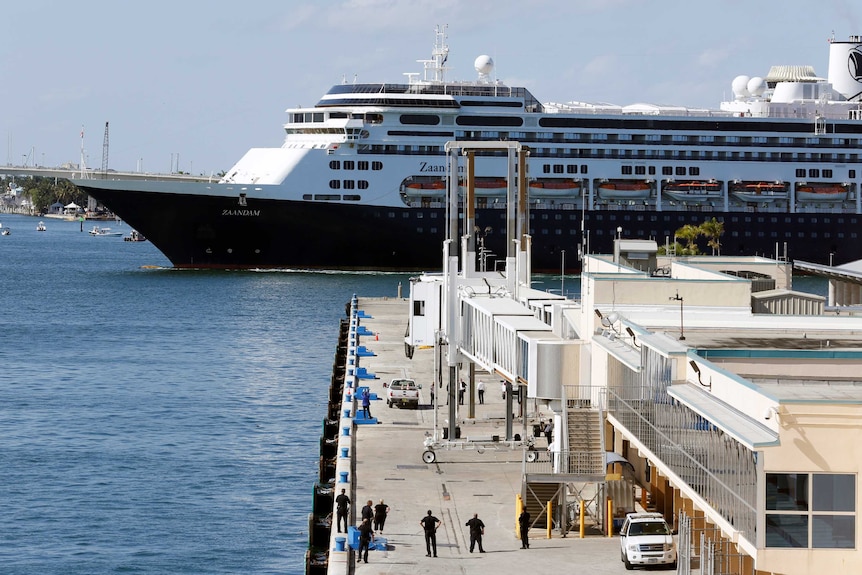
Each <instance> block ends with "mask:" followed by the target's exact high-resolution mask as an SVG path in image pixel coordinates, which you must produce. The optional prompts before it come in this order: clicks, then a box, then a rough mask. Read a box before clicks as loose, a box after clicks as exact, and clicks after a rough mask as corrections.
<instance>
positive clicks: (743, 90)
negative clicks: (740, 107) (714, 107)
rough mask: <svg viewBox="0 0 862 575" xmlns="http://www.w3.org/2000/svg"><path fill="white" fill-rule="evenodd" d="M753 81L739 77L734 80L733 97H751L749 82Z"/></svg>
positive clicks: (732, 85) (732, 86) (746, 77)
mask: <svg viewBox="0 0 862 575" xmlns="http://www.w3.org/2000/svg"><path fill="white" fill-rule="evenodd" d="M749 80H751V78H749V77H748V76H737V77H736V78H734V79H733V83H732V84H731V89H732V90H733V95H734V96H736V98H737V99H740V98H745V97H746V96H748V95H749V93H748V82H749Z"/></svg>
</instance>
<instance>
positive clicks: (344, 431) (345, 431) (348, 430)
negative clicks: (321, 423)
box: [341, 427, 350, 437]
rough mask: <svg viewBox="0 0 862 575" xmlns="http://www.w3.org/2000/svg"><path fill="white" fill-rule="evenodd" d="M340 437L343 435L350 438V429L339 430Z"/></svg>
mask: <svg viewBox="0 0 862 575" xmlns="http://www.w3.org/2000/svg"><path fill="white" fill-rule="evenodd" d="M341 435H343V436H344V437H350V428H349V427H342V428H341Z"/></svg>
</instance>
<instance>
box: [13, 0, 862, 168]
mask: <svg viewBox="0 0 862 575" xmlns="http://www.w3.org/2000/svg"><path fill="white" fill-rule="evenodd" d="M3 20H4V32H3V33H2V34H0V51H2V56H0V77H2V78H3V80H4V88H3V89H2V90H0V110H2V114H0V129H2V132H0V133H2V134H3V135H4V136H5V138H4V140H5V141H3V142H2V144H3V146H2V149H4V150H5V152H6V153H5V154H4V155H3V156H0V164H12V165H19V166H20V165H23V164H26V165H29V166H33V165H38V166H59V165H61V164H63V163H66V162H70V163H74V164H77V163H78V162H79V161H80V158H81V148H82V138H81V133H82V131H83V134H84V137H83V149H84V156H85V163H86V164H87V166H89V167H91V168H96V169H100V168H101V166H102V162H103V157H104V156H103V151H104V139H105V125H106V123H107V124H108V140H109V145H108V157H107V161H108V168H110V169H114V170H118V171H138V170H142V171H146V172H162V173H165V172H171V171H177V170H179V171H183V172H187V173H193V174H217V173H219V172H221V171H226V170H228V169H229V168H230V167H231V166H232V165H233V164H234V163H235V162H236V161H238V160H239V159H240V157H242V155H243V154H244V153H245V152H246V151H247V150H248V149H249V148H253V147H277V146H280V145H281V143H282V141H283V128H282V126H283V124H284V123H285V121H286V119H287V117H286V114H285V109H287V108H289V107H295V106H300V105H301V106H312V105H314V104H315V103H316V102H317V101H318V100H319V99H320V97H321V96H322V95H323V94H324V93H326V91H327V90H328V89H329V88H330V87H331V86H333V85H335V84H339V83H341V82H342V81H344V80H345V79H346V80H347V81H348V82H353V81H354V80H355V81H358V82H391V83H405V82H406V76H405V75H404V74H405V73H406V72H421V70H422V65H421V64H419V63H417V62H416V61H417V60H419V59H427V58H429V57H430V56H431V50H432V48H433V46H434V40H435V37H434V29H435V26H437V25H441V26H442V25H444V24H445V25H448V30H447V43H448V45H449V59H448V62H447V65H448V66H449V67H450V69H449V71H448V72H447V79H449V80H470V79H473V78H475V77H476V72H475V71H474V69H473V62H474V60H475V59H476V57H477V56H479V55H482V54H487V55H489V56H491V57H492V58H493V60H494V62H495V70H494V72H493V73H492V76H493V77H496V78H497V79H498V80H500V81H501V82H503V83H505V84H507V85H510V86H524V87H526V88H528V89H529V90H530V91H531V92H532V93H533V95H534V96H535V97H536V98H537V99H538V100H539V101H541V102H568V101H572V100H578V101H585V102H610V103H614V104H620V105H626V104H632V103H636V102H647V103H654V104H673V105H683V106H689V107H709V108H717V107H718V106H719V103H720V102H721V101H722V100H724V99H727V98H728V97H729V94H730V93H731V92H730V84H731V81H732V80H733V78H734V77H735V76H737V75H740V74H745V75H748V76H766V74H767V73H768V72H769V68H770V67H771V66H772V65H777V64H797V65H811V66H814V68H815V71H816V72H817V73H818V75H820V76H823V77H825V76H826V73H827V65H828V55H829V48H828V43H827V40H828V39H829V38H830V37H832V36H833V34H834V37H835V38H836V39H837V40H847V39H848V37H849V36H850V35H859V34H862V3H859V2H858V0H854V1H850V0H819V1H818V2H815V3H812V2H811V1H810V0H761V1H757V2H755V1H751V0H745V1H743V0H713V1H712V2H708V3H707V2H703V1H700V0H518V1H515V0H308V1H306V0H245V1H244V2H239V1H227V0H207V1H206V2H203V1H184V0H179V1H177V0H174V1H170V2H169V1H165V0H148V1H147V2H128V1H117V0H77V1H73V2H70V1H68V0H28V1H27V2H13V3H8V5H7V6H5V7H4V10H3Z"/></svg>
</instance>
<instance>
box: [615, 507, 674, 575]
mask: <svg viewBox="0 0 862 575" xmlns="http://www.w3.org/2000/svg"><path fill="white" fill-rule="evenodd" d="M620 558H621V559H622V562H623V563H624V564H625V566H626V569H633V568H635V567H639V566H647V565H666V566H668V567H669V568H672V569H676V544H675V543H674V541H673V532H672V531H671V529H670V526H669V525H668V524H667V521H665V520H664V517H663V516H662V514H661V513H629V514H627V515H626V519H625V521H624V522H623V527H622V529H620Z"/></svg>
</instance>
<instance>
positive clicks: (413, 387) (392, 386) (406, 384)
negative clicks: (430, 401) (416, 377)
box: [386, 379, 422, 409]
mask: <svg viewBox="0 0 862 575" xmlns="http://www.w3.org/2000/svg"><path fill="white" fill-rule="evenodd" d="M421 387H422V386H421V385H417V384H416V382H415V381H413V380H412V379H393V380H392V381H390V382H389V384H388V385H387V386H386V405H388V406H389V407H392V406H393V405H395V404H398V406H399V407H404V406H407V407H412V408H414V409H416V408H418V407H419V390H420V389H421Z"/></svg>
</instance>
